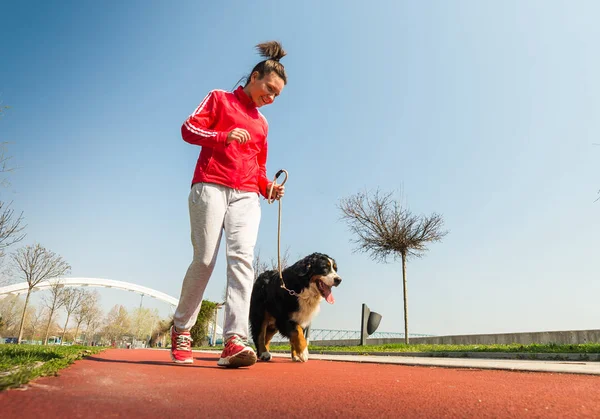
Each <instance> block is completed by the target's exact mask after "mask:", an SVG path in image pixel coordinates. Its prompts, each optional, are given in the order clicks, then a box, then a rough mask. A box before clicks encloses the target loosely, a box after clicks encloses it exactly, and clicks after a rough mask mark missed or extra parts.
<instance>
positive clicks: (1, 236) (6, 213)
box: [0, 103, 25, 282]
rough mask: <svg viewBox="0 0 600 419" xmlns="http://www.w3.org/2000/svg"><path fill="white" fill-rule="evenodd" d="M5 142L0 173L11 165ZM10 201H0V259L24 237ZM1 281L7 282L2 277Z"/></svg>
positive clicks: (0, 150) (0, 110)
mask: <svg viewBox="0 0 600 419" xmlns="http://www.w3.org/2000/svg"><path fill="white" fill-rule="evenodd" d="M6 109H8V106H3V105H2V104H1V103H0V117H2V116H3V115H4V110H6ZM7 147H8V143H7V142H1V143H0V173H2V174H5V173H9V172H12V171H13V170H14V168H13V167H11V166H9V160H10V159H11V158H12V156H8V155H7ZM8 184H9V182H8V179H7V178H6V177H2V178H0V185H1V186H8ZM11 205H12V203H11V202H9V203H7V202H4V201H0V259H2V258H3V257H4V256H5V252H6V249H7V248H8V247H10V246H11V245H13V244H15V243H18V242H20V241H21V240H23V238H24V237H25V234H24V233H23V230H24V229H25V226H24V225H23V213H22V212H21V213H20V214H15V212H14V210H13V209H12V208H11ZM2 282H7V281H6V280H4V278H3V279H2Z"/></svg>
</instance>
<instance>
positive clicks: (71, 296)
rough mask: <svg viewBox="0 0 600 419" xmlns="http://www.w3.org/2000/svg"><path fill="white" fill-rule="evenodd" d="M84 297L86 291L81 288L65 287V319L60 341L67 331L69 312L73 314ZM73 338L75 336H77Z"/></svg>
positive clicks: (63, 339)
mask: <svg viewBox="0 0 600 419" xmlns="http://www.w3.org/2000/svg"><path fill="white" fill-rule="evenodd" d="M85 297H86V292H85V290H83V289H81V288H69V289H65V292H64V297H63V301H64V304H63V305H64V307H65V311H66V312H67V320H66V321H65V327H63V332H62V336H61V338H60V341H61V342H64V341H65V334H66V333H67V326H68V325H69V320H70V318H71V314H73V312H74V311H76V310H79V308H80V307H81V305H82V304H83V301H84V300H85ZM75 338H77V336H76V337H75Z"/></svg>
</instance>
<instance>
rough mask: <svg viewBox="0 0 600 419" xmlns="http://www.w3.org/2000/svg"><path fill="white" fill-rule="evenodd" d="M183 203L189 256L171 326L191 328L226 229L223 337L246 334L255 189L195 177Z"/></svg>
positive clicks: (255, 229) (257, 221)
mask: <svg viewBox="0 0 600 419" xmlns="http://www.w3.org/2000/svg"><path fill="white" fill-rule="evenodd" d="M188 205H189V209H190V225H191V231H192V246H193V248H194V257H193V260H192V263H191V264H190V266H189V268H188V270H187V272H186V274H185V278H184V280H183V285H182V288H181V296H180V298H179V305H178V306H177V309H176V310H175V315H174V324H175V327H176V328H177V330H190V329H191V328H192V326H193V325H194V324H195V323H196V319H197V317H198V312H199V311H200V305H201V304H202V298H203V296H204V290H205V289H206V285H207V284H208V280H209V279H210V276H211V274H212V272H213V269H214V267H215V262H216V260H217V254H218V252H219V245H220V243H221V237H222V235H223V232H225V242H226V256H227V296H226V298H225V320H224V325H223V338H224V339H228V338H229V337H231V336H232V335H238V336H240V337H241V338H242V339H247V338H248V315H249V312H250V295H251V293H252V285H253V284H254V269H253V266H252V262H253V259H254V246H255V245H256V239H257V236H258V226H259V224H260V216H261V210H260V200H259V197H258V194H256V193H254V192H244V191H239V190H236V189H231V188H228V187H225V186H221V185H216V184H212V183H196V184H195V185H193V186H192V190H191V191H190V195H189V198H188Z"/></svg>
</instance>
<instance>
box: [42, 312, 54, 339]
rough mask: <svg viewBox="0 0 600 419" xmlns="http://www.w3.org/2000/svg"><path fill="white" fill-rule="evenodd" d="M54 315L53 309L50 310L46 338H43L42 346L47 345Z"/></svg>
mask: <svg viewBox="0 0 600 419" xmlns="http://www.w3.org/2000/svg"><path fill="white" fill-rule="evenodd" d="M53 315H54V307H53V308H52V309H51V310H50V314H49V315H48V325H47V326H46V336H44V345H47V344H48V334H49V333H50V325H51V324H52V316H53Z"/></svg>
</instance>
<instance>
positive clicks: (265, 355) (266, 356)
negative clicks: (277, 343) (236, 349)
mask: <svg viewBox="0 0 600 419" xmlns="http://www.w3.org/2000/svg"><path fill="white" fill-rule="evenodd" d="M258 359H260V360H261V361H270V360H271V353H270V352H263V353H262V354H260V356H259V358H258Z"/></svg>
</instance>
